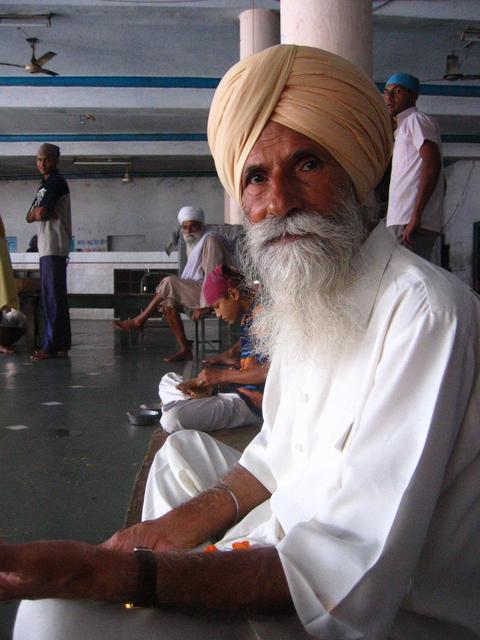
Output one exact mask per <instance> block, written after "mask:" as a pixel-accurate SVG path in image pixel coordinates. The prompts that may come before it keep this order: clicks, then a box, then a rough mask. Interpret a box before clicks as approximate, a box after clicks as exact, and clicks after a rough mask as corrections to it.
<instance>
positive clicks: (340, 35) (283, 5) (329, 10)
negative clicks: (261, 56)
mask: <svg viewBox="0 0 480 640" xmlns="http://www.w3.org/2000/svg"><path fill="white" fill-rule="evenodd" d="M280 32H281V41H282V44H303V45H308V46H310V47H318V48H320V49H326V50H327V51H331V52H332V53H336V54H338V55H339V56H342V57H343V58H346V59H347V60H350V62H353V63H354V64H356V65H357V66H358V67H360V68H361V69H363V70H364V71H365V72H366V73H367V74H368V75H369V76H371V75H372V68H373V64H372V61H373V20H372V2H371V0H302V1H301V2H298V0H280Z"/></svg>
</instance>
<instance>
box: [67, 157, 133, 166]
mask: <svg viewBox="0 0 480 640" xmlns="http://www.w3.org/2000/svg"><path fill="white" fill-rule="evenodd" d="M73 164H75V165H80V164H81V165H102V166H104V167H109V166H114V165H122V166H124V167H125V166H127V167H128V166H129V165H131V164H132V159H131V158H74V159H73Z"/></svg>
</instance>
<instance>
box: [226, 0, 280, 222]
mask: <svg viewBox="0 0 480 640" xmlns="http://www.w3.org/2000/svg"><path fill="white" fill-rule="evenodd" d="M239 19H240V60H242V58H246V57H247V56H249V55H251V54H252V53H258V52H259V51H263V49H267V48H268V47H273V45H275V44H279V42H280V15H279V13H278V12H277V11H269V10H267V9H247V10H246V11H242V13H241V14H240V18H239ZM224 220H225V222H227V223H229V224H241V223H242V222H243V214H242V211H241V209H240V207H239V206H238V204H237V203H236V202H235V200H232V199H231V198H230V197H229V196H228V195H227V194H225V209H224Z"/></svg>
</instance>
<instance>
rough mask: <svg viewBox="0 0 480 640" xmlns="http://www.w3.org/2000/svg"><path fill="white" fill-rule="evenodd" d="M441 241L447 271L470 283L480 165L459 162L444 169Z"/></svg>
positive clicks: (479, 215) (478, 208) (479, 199)
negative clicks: (447, 247) (447, 256)
mask: <svg viewBox="0 0 480 640" xmlns="http://www.w3.org/2000/svg"><path fill="white" fill-rule="evenodd" d="M445 175H446V178H447V192H446V194H445V204H444V233H445V241H446V243H447V244H449V245H450V268H451V270H452V272H453V273H455V274H456V275H457V276H458V277H459V278H461V279H462V280H463V281H464V282H466V283H467V284H469V285H471V284H472V250H473V223H474V222H478V221H480V162H479V161H478V160H459V161H457V162H454V163H453V164H451V165H449V166H448V167H447V168H446V170H445Z"/></svg>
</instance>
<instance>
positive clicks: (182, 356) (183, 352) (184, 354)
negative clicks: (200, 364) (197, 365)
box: [164, 348, 193, 362]
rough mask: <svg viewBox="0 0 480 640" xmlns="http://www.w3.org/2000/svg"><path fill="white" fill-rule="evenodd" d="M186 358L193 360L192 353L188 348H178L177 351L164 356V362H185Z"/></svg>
mask: <svg viewBox="0 0 480 640" xmlns="http://www.w3.org/2000/svg"><path fill="white" fill-rule="evenodd" d="M187 360H193V353H192V350H191V349H190V348H187V349H180V351H177V353H174V354H173V355H171V356H167V357H166V358H164V361H165V362H186V361H187Z"/></svg>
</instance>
